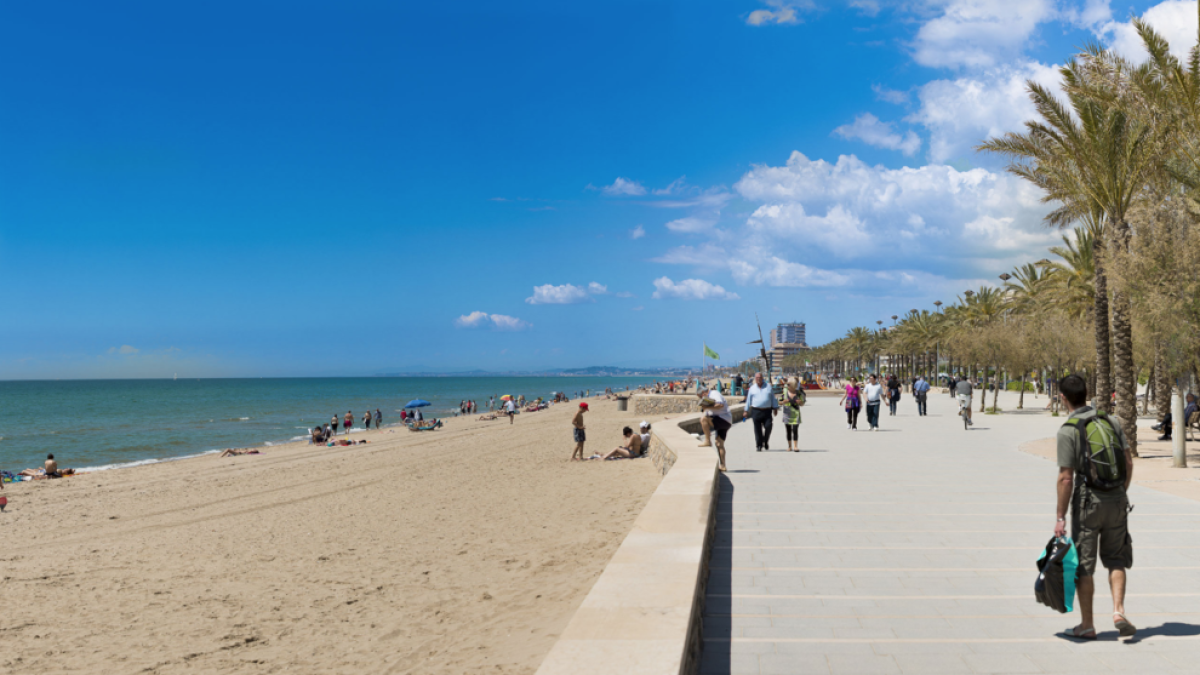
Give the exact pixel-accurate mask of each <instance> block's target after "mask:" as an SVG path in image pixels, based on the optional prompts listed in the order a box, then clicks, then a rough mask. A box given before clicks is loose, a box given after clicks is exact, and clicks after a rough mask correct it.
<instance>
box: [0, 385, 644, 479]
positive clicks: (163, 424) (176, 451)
mask: <svg viewBox="0 0 1200 675" xmlns="http://www.w3.org/2000/svg"><path fill="white" fill-rule="evenodd" d="M309 379H312V378H292V380H295V381H296V382H303V381H305V380H309ZM328 379H330V380H332V381H338V380H343V379H345V378H328ZM370 379H372V380H376V381H377V380H387V379H389V378H370ZM393 379H394V378H393ZM400 379H404V378H400ZM438 379H445V378H438ZM459 379H461V380H463V381H470V380H471V379H472V378H459ZM526 379H528V380H530V381H531V382H538V381H539V380H542V381H543V382H541V384H546V383H545V382H544V380H546V378H536V377H529V378H526ZM558 379H559V380H561V381H562V383H563V384H569V383H572V382H573V380H572V379H571V378H569V377H562V378H558ZM580 379H585V380H592V381H589V382H582V383H578V382H577V384H579V388H580V389H582V388H584V386H586V387H590V388H592V389H593V391H596V390H597V387H600V389H599V391H603V387H605V386H613V388H614V389H616V388H617V386H616V385H618V384H619V385H620V386H621V387H624V386H627V385H628V386H629V387H630V393H632V392H633V391H636V390H637V388H638V387H641V386H645V385H647V384H648V383H649V382H652V381H653V380H643V379H642V378H640V377H639V378H634V377H624V376H622V377H609V378H599V377H587V378H580ZM214 381H217V382H224V381H225V380H223V379H219V380H214ZM236 381H241V380H236ZM246 381H247V382H256V381H255V380H246ZM85 382H92V381H85ZM155 382H157V381H155ZM170 382H171V380H166V381H165V383H168V384H169V383H170ZM37 384H43V383H41V382H37ZM159 384H163V383H162V382H159ZM475 384H478V385H479V387H480V390H481V391H482V390H485V389H496V390H497V391H499V392H500V393H505V390H507V389H510V388H513V389H514V391H513V392H512V393H514V394H516V393H521V392H520V391H516V390H515V389H516V388H515V387H510V386H508V385H506V384H503V383H490V382H489V383H482V382H481V383H475ZM510 384H512V383H510ZM522 388H524V387H522ZM72 391H74V390H72ZM170 391H176V390H174V389H170ZM547 391H548V390H547ZM569 393H570V392H569ZM451 394H452V395H453V398H446V397H447V395H451ZM460 394H462V396H461V398H472V397H473V398H474V400H476V402H477V403H479V402H483V403H486V400H487V399H486V396H482V395H480V394H479V393H478V392H467V391H465V390H464V391H457V390H454V391H446V390H440V391H437V390H435V391H434V392H433V393H431V394H424V395H423V396H424V397H425V398H428V399H429V400H431V401H433V406H431V407H428V408H425V409H424V412H425V414H426V416H437V417H438V418H439V419H443V420H450V419H456V417H454V413H455V412H456V410H457V403H455V401H457V400H459V398H460V396H459V395H460ZM544 394H545V392H543V396H544ZM144 395H147V394H146V392H143V396H144ZM180 395H181V396H185V394H180ZM325 395H326V396H329V395H333V396H337V395H338V394H336V393H335V394H325ZM497 395H499V394H497ZM527 395H529V394H528V393H527ZM349 396H350V398H351V400H352V402H351V404H350V406H351V408H352V409H354V410H359V414H356V415H355V424H356V427H355V430H354V431H353V432H352V433H361V432H364V431H366V430H365V429H363V428H362V427H361V426H360V425H361V419H360V418H361V410H360V408H362V404H363V401H362V400H355V399H356V398H362V397H358V396H357V395H356V394H349ZM366 398H367V399H368V402H369V403H370V404H369V405H367V406H366V407H367V408H370V409H375V408H380V407H381V408H384V410H385V418H386V419H385V425H384V429H385V430H386V429H389V428H401V427H403V424H401V423H400V422H399V412H400V406H402V405H403V403H404V401H408V400H410V399H411V398H412V396H408V395H406V396H405V397H399V396H397V395H396V393H395V392H374V393H372V394H369V395H368V396H367V397H366ZM372 398H378V399H379V400H377V401H374V402H371V401H370V399H372ZM531 398H536V396H531ZM600 398H603V394H600ZM217 400H218V401H222V400H223V399H220V398H218V399H217ZM264 400H266V399H260V398H252V399H247V400H246V401H239V402H237V403H236V405H238V407H237V408H231V407H230V404H231V402H230V401H224V402H223V403H222V404H218V406H217V408H218V409H219V408H220V407H224V408H226V410H221V411H220V412H221V413H223V414H218V415H211V413H210V411H209V410H205V411H203V412H202V413H201V414H199V415H190V416H189V415H187V414H183V415H179V414H176V415H175V416H164V415H158V416H157V417H153V418H139V413H138V412H135V411H134V410H133V409H129V410H128V412H127V411H126V410H120V411H119V412H115V411H114V412H109V411H105V412H106V415H107V416H103V415H102V416H101V417H100V419H103V420H104V421H105V422H108V421H110V420H118V421H119V424H117V425H115V426H114V425H106V424H105V423H103V422H102V423H95V422H92V421H91V420H90V419H88V418H85V419H84V420H82V422H79V421H77V422H75V423H74V424H72V425H66V426H63V427H62V428H53V427H52V428H50V429H39V430H38V431H36V432H34V433H32V434H31V433H29V432H28V431H25V427H14V429H20V433H9V434H5V436H8V438H7V439H3V438H0V440H2V441H3V447H0V469H3V470H6V471H11V472H13V473H16V472H18V471H21V470H23V469H26V468H36V467H40V466H41V464H42V461H43V460H44V459H45V457H46V454H47V453H54V454H55V456H56V457H57V458H58V460H59V463H60V465H62V466H64V468H73V469H75V470H76V471H77V472H79V473H94V472H96V471H108V470H112V469H118V468H119V469H126V468H131V467H135V466H142V465H148V464H155V463H162V462H173V461H179V460H180V459H191V458H194V457H202V456H205V455H206V454H211V453H214V452H217V453H219V452H221V451H222V450H224V449H225V448H230V447H233V448H242V447H249V448H259V449H262V448H274V447H283V446H287V445H290V444H292V443H307V441H308V437H309V436H308V435H309V432H311V430H312V427H313V426H314V425H315V424H317V423H322V424H323V423H325V422H327V421H328V417H326V416H324V415H322V414H314V413H312V412H311V411H312V406H311V405H307V404H305V403H304V402H303V401H302V400H301V399H296V398H294V397H293V398H286V397H285V398H281V399H280V400H281V402H282V405H281V406H276V407H275V408H274V409H272V408H271V406H270V404H265V403H264V402H263V401H264ZM589 400H590V399H589ZM130 405H133V403H132V402H131V403H130ZM242 405H245V406H246V407H244V408H243V407H241V406H242ZM393 407H394V408H395V409H392V410H389V408H393ZM332 409H341V408H340V405H335V406H333V408H332ZM363 409H365V408H363ZM234 410H237V412H234ZM292 410H295V411H296V412H289V411H292ZM305 411H307V412H305ZM433 411H436V412H433ZM485 412H486V410H483V411H482V412H480V413H478V414H483V413H485ZM204 413H210V414H204ZM18 416H19V415H18ZM92 417H96V413H93V414H92ZM126 417H128V422H126V421H124V420H125V419H126ZM210 417H212V418H215V419H210ZM338 417H339V419H340V418H341V414H340V413H339V414H338ZM468 417H469V416H468ZM214 422H216V423H217V424H216V425H214V424H213V423H214ZM81 424H82V429H85V430H86V431H81ZM242 424H246V425H247V426H246V427H245V428H243V427H242V426H241V425H242ZM300 424H304V426H300ZM89 427H90V428H89ZM296 431H304V432H305V433H303V434H296V433H295V432H296ZM370 431H371V432H372V433H373V432H374V431H375V429H374V428H372V429H371V430H370ZM337 437H338V438H341V437H342V436H341V435H339V436H337ZM247 441H249V443H247ZM122 455H124V456H122Z"/></svg>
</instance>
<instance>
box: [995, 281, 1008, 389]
mask: <svg viewBox="0 0 1200 675" xmlns="http://www.w3.org/2000/svg"><path fill="white" fill-rule="evenodd" d="M1011 278H1012V275H1011V274H1009V273H1008V272H1005V273H1004V274H1001V275H1000V281H1003V282H1004V285H1005V286H1007V285H1008V280H1009V279H1011ZM1004 295H1006V296H1007V295H1008V291H1005V292H1004ZM1008 311H1009V308H1007V307H1006V308H1005V309H1004V323H1005V324H1007V323H1008ZM1004 386H1005V388H1008V373H1007V369H1005V378H1004ZM996 388H997V389H999V388H1000V371H999V370H997V371H996ZM993 400H995V397H993Z"/></svg>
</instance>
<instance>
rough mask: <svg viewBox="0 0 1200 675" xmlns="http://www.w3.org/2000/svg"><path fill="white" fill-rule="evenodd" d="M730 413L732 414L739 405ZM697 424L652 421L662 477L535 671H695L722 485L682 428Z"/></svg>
mask: <svg viewBox="0 0 1200 675" xmlns="http://www.w3.org/2000/svg"><path fill="white" fill-rule="evenodd" d="M691 398H692V400H693V401H694V400H695V397H694V396H693V397H691ZM731 412H732V413H733V416H734V419H735V420H736V419H738V418H739V417H740V416H741V406H737V407H732V406H731ZM699 423H700V414H699V413H695V414H690V415H685V416H682V417H678V418H674V419H670V420H664V421H663V422H660V423H658V424H656V425H655V426H656V428H655V429H654V430H653V432H652V434H651V438H650V455H651V457H652V458H653V459H654V465H655V466H656V467H658V469H659V471H661V472H662V473H663V475H664V477H663V480H662V482H661V483H660V484H659V486H658V489H656V490H655V491H654V494H653V495H651V496H650V501H649V502H647V503H646V507H645V508H644V509H642V513H641V514H640V515H639V516H638V518H637V520H636V521H634V523H633V529H632V530H631V531H630V532H629V534H628V535H626V537H625V540H624V541H622V542H621V546H620V547H618V548H617V551H616V553H614V554H613V557H612V559H611V560H610V561H609V563H608V565H607V566H606V567H605V568H604V571H603V572H602V573H601V574H600V578H599V579H597V580H596V584H595V585H594V586H593V587H592V590H591V591H590V592H589V593H588V595H587V597H586V598H584V600H583V604H582V605H580V607H579V609H578V610H577V611H576V612H575V614H574V616H572V617H571V621H570V623H568V624H567V627H566V629H565V630H564V631H563V633H562V635H561V636H560V637H559V639H558V641H557V642H555V643H554V647H553V648H552V649H551V650H550V653H549V654H547V655H546V658H545V660H543V661H542V665H541V667H540V668H538V670H537V675H591V674H593V673H594V674H596V675H600V674H603V675H610V674H611V673H622V674H631V675H639V674H645V675H687V674H688V673H691V672H692V671H693V670H695V665H696V663H697V658H698V655H699V651H700V634H701V626H700V613H701V611H702V610H703V608H704V586H705V584H706V583H707V581H708V560H709V548H710V546H711V545H712V533H713V528H714V526H715V524H716V512H717V509H716V506H717V499H718V497H719V496H720V485H721V483H720V474H719V472H718V471H717V453H716V451H715V450H714V449H713V448H701V447H697V444H696V439H695V437H693V436H692V435H691V433H690V432H689V431H688V429H692V428H698V426H699Z"/></svg>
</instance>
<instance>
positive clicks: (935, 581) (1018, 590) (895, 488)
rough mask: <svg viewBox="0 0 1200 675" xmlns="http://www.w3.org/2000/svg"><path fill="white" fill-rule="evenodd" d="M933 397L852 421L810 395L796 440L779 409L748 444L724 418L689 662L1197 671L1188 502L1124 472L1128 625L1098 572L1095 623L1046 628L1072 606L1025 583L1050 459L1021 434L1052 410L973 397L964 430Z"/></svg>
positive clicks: (796, 669)
mask: <svg viewBox="0 0 1200 675" xmlns="http://www.w3.org/2000/svg"><path fill="white" fill-rule="evenodd" d="M1039 401H1040V402H1038V403H1036V405H1037V406H1038V407H1040V406H1041V405H1044V404H1045V398H1044V397H1042V398H1041V399H1040V400H1039ZM1027 403H1033V402H1031V401H1029V400H1028V399H1027ZM1001 407H1002V408H1015V407H1016V406H1015V400H1014V401H1012V402H1009V403H1008V404H1007V405H1006V401H1005V398H1004V395H1002V396H1001ZM929 410H930V414H929V415H928V416H927V417H918V416H917V415H916V404H915V403H913V401H912V399H911V398H910V397H908V396H905V397H904V399H903V400H902V401H901V403H900V411H899V414H898V415H897V416H896V417H890V416H888V414H887V410H886V408H885V409H884V411H883V413H882V415H881V426H882V429H881V430H880V431H878V432H868V431H865V430H861V429H860V430H859V431H853V432H852V431H848V430H847V429H846V422H845V415H844V413H842V411H841V410H840V409H839V408H838V407H837V399H830V398H816V397H814V398H811V399H809V405H807V406H806V407H805V408H804V423H803V425H802V426H801V428H800V431H801V448H802V449H803V450H804V452H801V453H787V452H782V451H780V450H779V448H781V447H786V441H785V440H784V434H783V428H782V426H781V425H776V429H775V433H773V434H772V449H771V451H770V452H762V453H757V452H755V451H754V441H753V431H752V429H751V428H750V425H749V424H739V425H736V426H735V427H734V429H733V431H731V433H730V440H729V446H730V456H729V462H728V464H729V469H730V471H729V472H728V473H727V474H726V475H725V477H724V479H723V481H722V489H721V502H720V505H719V507H718V512H717V534H716V540H715V542H714V547H713V556H712V561H711V564H712V570H711V573H710V576H709V580H708V589H707V598H706V604H705V611H704V647H703V653H702V657H701V662H700V672H701V673H704V674H710V673H711V674H716V673H722V674H740V673H756V674H757V673H761V674H764V675H765V674H768V673H787V674H797V673H830V674H834V675H837V674H842V673H920V674H931V673H1076V672H1079V673H1083V672H1087V673H1107V672H1120V673H1196V672H1200V503H1197V502H1193V501H1190V500H1186V499H1183V498H1179V497H1174V496H1171V495H1167V494H1164V493H1161V492H1158V491H1155V490H1150V489H1147V488H1142V487H1138V486H1134V488H1133V489H1132V490H1131V492H1130V500H1131V501H1132V502H1133V503H1134V504H1135V509H1134V511H1133V513H1132V514H1131V516H1130V529H1131V532H1132V535H1133V539H1134V551H1135V555H1134V559H1135V562H1134V567H1133V569H1131V570H1130V575H1129V595H1128V597H1127V599H1126V608H1127V610H1128V614H1129V617H1130V619H1131V620H1132V621H1133V622H1134V623H1135V624H1137V626H1138V627H1139V629H1140V632H1139V634H1138V637H1137V638H1136V639H1135V640H1132V641H1119V640H1118V639H1117V633H1116V630H1115V629H1114V628H1113V627H1112V621H1111V617H1110V616H1109V614H1108V612H1109V611H1110V610H1111V600H1110V598H1109V595H1108V586H1107V583H1106V582H1105V581H1104V580H1102V579H1101V578H1100V577H1098V578H1097V594H1096V600H1097V601H1096V609H1097V626H1098V628H1100V630H1101V632H1100V639H1099V640H1098V641H1097V642H1092V643H1076V642H1074V641H1070V640H1067V639H1065V638H1061V637H1058V636H1057V635H1056V634H1057V633H1059V632H1061V631H1062V630H1064V629H1066V628H1068V627H1070V626H1073V625H1075V624H1076V623H1078V618H1079V615H1078V610H1076V612H1075V613H1073V614H1071V615H1062V614H1058V613H1056V612H1054V611H1052V610H1050V609H1049V608H1047V607H1044V606H1042V605H1039V604H1037V602H1036V601H1035V600H1034V597H1033V582H1034V579H1035V576H1036V574H1037V572H1036V567H1035V561H1036V559H1037V555H1038V552H1039V550H1040V549H1041V547H1043V546H1045V544H1046V541H1047V540H1048V539H1049V537H1050V536H1051V534H1052V528H1053V525H1054V479H1055V475H1056V473H1057V469H1056V468H1055V467H1054V466H1053V465H1052V463H1051V462H1048V461H1046V460H1043V459H1040V458H1038V457H1034V456H1032V455H1029V454H1026V453H1023V452H1020V451H1019V450H1018V449H1017V447H1018V445H1020V444H1021V443H1023V442H1025V441H1030V440H1035V439H1038V438H1047V437H1049V436H1052V435H1054V433H1055V432H1056V430H1057V428H1058V426H1059V425H1060V424H1061V423H1062V419H1061V418H1052V417H1049V416H1047V415H1042V414H1022V413H1012V414H1006V415H1002V416H989V415H979V414H978V413H976V426H975V428H973V429H972V430H971V431H964V430H963V428H962V424H961V423H960V422H959V420H958V418H957V416H956V414H955V411H956V408H955V405H954V404H953V403H952V402H951V401H950V398H949V396H946V395H942V396H931V399H930V404H929ZM865 420H866V415H865V414H864V415H863V416H862V417H861V418H860V427H861V428H862V429H865V428H866V421H865Z"/></svg>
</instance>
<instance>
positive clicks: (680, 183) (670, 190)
mask: <svg viewBox="0 0 1200 675" xmlns="http://www.w3.org/2000/svg"><path fill="white" fill-rule="evenodd" d="M684 178H686V176H680V177H679V178H676V179H675V180H673V181H671V183H670V184H669V185H667V187H665V188H661V189H659V190H655V191H654V194H656V195H660V196H661V195H674V194H679V193H680V192H683V190H684V189H685V188H686V187H687V183H685V182H684Z"/></svg>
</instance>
